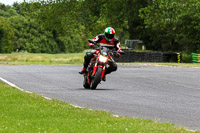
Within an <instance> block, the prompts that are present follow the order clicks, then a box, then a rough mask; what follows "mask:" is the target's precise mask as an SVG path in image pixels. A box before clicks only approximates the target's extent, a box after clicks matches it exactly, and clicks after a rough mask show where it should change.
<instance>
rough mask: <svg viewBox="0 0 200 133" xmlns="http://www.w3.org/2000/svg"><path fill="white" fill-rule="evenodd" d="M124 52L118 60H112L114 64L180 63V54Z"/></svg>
mask: <svg viewBox="0 0 200 133" xmlns="http://www.w3.org/2000/svg"><path fill="white" fill-rule="evenodd" d="M124 51H125V54H124V55H122V56H121V57H120V58H114V60H115V61H116V62H178V63H180V62H181V60H182V59H181V58H182V55H181V54H180V53H173V52H170V53H163V52H134V51H126V50H124Z"/></svg>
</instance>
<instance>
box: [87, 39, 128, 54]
mask: <svg viewBox="0 0 200 133" xmlns="http://www.w3.org/2000/svg"><path fill="white" fill-rule="evenodd" d="M88 42H90V43H93V44H97V43H96V42H94V41H92V40H90V39H88ZM93 48H94V49H96V50H99V49H100V46H97V47H93ZM112 52H113V53H115V54H116V53H120V54H125V52H124V51H112Z"/></svg>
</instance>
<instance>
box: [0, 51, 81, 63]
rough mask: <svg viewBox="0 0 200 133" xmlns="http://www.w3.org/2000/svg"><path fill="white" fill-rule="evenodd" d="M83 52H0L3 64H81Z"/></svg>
mask: <svg viewBox="0 0 200 133" xmlns="http://www.w3.org/2000/svg"><path fill="white" fill-rule="evenodd" d="M84 54H85V52H83V53H69V54H34V53H26V52H25V53H11V54H0V63H1V64H81V63H83V57H84Z"/></svg>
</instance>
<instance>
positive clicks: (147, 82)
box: [0, 65, 200, 130]
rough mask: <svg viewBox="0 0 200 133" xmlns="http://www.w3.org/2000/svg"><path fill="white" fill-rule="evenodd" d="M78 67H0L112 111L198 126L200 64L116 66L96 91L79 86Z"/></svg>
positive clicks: (24, 83)
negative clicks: (183, 65)
mask: <svg viewBox="0 0 200 133" xmlns="http://www.w3.org/2000/svg"><path fill="white" fill-rule="evenodd" d="M80 69H81V66H78V65H55V66H54V65H27V66H26V65H25V66H24V65H23V66H0V77H2V78H4V79H6V80H8V81H9V82H12V83H13V84H15V85H17V86H18V87H20V88H22V89H24V90H27V91H31V92H34V93H38V94H41V95H43V96H46V97H49V98H56V99H59V100H62V101H65V102H68V103H70V104H74V105H77V106H81V107H86V108H89V109H95V110H104V111H107V112H111V113H113V114H116V115H122V116H129V117H139V118H145V119H152V120H157V121H160V122H168V123H174V124H176V125H178V126H184V127H187V128H188V129H192V130H200V68H184V67H163V66H145V65H143V66H140V65H121V66H119V67H118V71H117V72H114V73H112V74H110V75H108V76H107V81H106V82H102V84H100V85H99V86H98V88H97V90H89V89H84V88H83V87H82V82H83V76H81V75H79V74H78V71H79V70H80Z"/></svg>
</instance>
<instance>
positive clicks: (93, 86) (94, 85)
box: [90, 67, 103, 90]
mask: <svg viewBox="0 0 200 133" xmlns="http://www.w3.org/2000/svg"><path fill="white" fill-rule="evenodd" d="M102 71H103V68H101V67H98V69H97V71H96V74H95V76H94V78H93V79H92V81H91V84H90V88H91V89H92V90H94V89H96V88H97V85H98V84H99V83H100V82H101V74H102Z"/></svg>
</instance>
